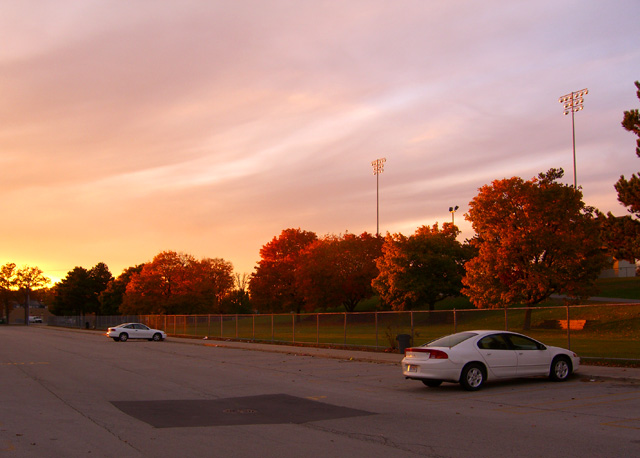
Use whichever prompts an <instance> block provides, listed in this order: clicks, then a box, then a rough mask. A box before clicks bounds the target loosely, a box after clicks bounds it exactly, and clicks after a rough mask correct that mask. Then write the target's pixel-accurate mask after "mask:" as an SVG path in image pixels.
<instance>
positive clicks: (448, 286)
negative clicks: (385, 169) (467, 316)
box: [373, 223, 473, 310]
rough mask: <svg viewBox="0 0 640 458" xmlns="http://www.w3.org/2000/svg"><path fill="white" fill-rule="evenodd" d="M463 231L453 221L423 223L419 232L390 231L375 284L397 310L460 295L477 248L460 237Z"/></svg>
mask: <svg viewBox="0 0 640 458" xmlns="http://www.w3.org/2000/svg"><path fill="white" fill-rule="evenodd" d="M459 233H460V231H459V230H458V228H457V227H456V226H454V225H453V224H451V223H444V224H443V225H442V230H440V229H439V228H438V224H437V223H436V224H434V225H433V226H432V227H429V226H422V227H419V228H418V229H417V230H416V232H415V234H413V235H411V236H409V237H407V236H405V235H402V234H393V235H391V234H389V235H387V236H386V237H385V240H384V245H383V246H382V256H381V257H380V258H379V259H378V261H377V265H378V269H379V271H380V273H379V275H378V276H377V277H376V278H375V280H373V287H374V288H375V290H376V291H377V292H378V293H379V294H380V298H381V300H382V301H383V303H384V304H386V305H388V306H390V307H391V308H392V309H393V310H412V309H414V308H416V307H419V306H422V305H427V306H428V307H429V310H433V309H434V307H435V304H436V302H438V301H440V300H442V299H445V298H447V297H451V296H457V295H460V290H461V288H462V283H461V280H462V276H463V274H464V267H463V266H464V263H465V262H466V261H467V260H468V259H469V258H470V257H471V255H472V253H473V251H472V250H471V249H470V248H469V247H468V246H466V245H463V244H461V243H460V242H458V241H457V240H456V237H457V236H458V234H459Z"/></svg>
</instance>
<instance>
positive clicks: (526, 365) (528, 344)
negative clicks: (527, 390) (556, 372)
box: [508, 334, 551, 376]
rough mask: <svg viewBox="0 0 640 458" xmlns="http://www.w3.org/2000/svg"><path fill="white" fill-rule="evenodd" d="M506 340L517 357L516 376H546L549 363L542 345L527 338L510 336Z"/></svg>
mask: <svg viewBox="0 0 640 458" xmlns="http://www.w3.org/2000/svg"><path fill="white" fill-rule="evenodd" d="M508 339H509V340H510V341H511V344H512V345H513V348H514V350H515V352H516V355H517V357H518V372H517V373H518V376H528V375H546V374H548V373H549V367H550V365H551V361H550V360H549V351H548V350H547V349H546V347H545V346H544V345H542V344H541V343H539V342H536V341H535V340H533V339H529V338H528V337H525V336H521V335H517V334H510V335H509V336H508Z"/></svg>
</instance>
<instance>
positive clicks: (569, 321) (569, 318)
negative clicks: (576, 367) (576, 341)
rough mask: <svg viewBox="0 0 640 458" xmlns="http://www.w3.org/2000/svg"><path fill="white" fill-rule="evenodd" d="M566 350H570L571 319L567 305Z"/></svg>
mask: <svg viewBox="0 0 640 458" xmlns="http://www.w3.org/2000/svg"><path fill="white" fill-rule="evenodd" d="M566 307H567V350H571V317H570V316H569V306H568V305H567V306H566Z"/></svg>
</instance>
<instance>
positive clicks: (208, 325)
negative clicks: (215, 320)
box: [207, 314, 211, 338]
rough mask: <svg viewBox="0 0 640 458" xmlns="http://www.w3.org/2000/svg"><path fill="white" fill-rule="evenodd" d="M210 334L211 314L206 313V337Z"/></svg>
mask: <svg viewBox="0 0 640 458" xmlns="http://www.w3.org/2000/svg"><path fill="white" fill-rule="evenodd" d="M210 335H211V314H208V315H207V338H209V336H210Z"/></svg>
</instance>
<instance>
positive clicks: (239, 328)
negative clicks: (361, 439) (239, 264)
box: [148, 277, 640, 366]
mask: <svg viewBox="0 0 640 458" xmlns="http://www.w3.org/2000/svg"><path fill="white" fill-rule="evenodd" d="M597 286H598V288H599V290H600V293H599V296H601V297H608V298H622V299H638V300H640V277H633V278H611V279H601V280H598V282H597ZM613 302H615V301H613ZM562 305H563V302H562V300H560V299H558V300H548V301H546V302H545V303H543V304H540V305H539V306H537V307H535V308H533V311H532V315H531V329H529V330H527V331H523V325H524V315H525V310H522V309H518V308H508V309H506V310H505V309H496V310H478V309H475V308H474V307H473V305H472V304H471V303H470V302H469V300H468V299H467V298H466V297H459V298H451V299H447V300H445V301H442V302H440V303H438V304H437V306H436V310H435V311H433V312H428V311H426V310H417V311H414V312H413V313H408V312H404V313H402V312H380V311H379V312H377V313H376V312H375V311H376V310H377V308H378V306H379V300H378V298H371V299H368V300H366V301H363V302H362V303H361V304H359V306H358V309H357V310H358V311H357V312H356V313H348V314H345V313H344V309H342V308H337V309H335V310H332V311H331V312H333V313H319V314H301V315H295V314H281V315H240V316H235V315H223V316H219V315H211V316H168V317H163V316H158V317H149V320H150V321H149V322H148V324H149V325H150V326H152V327H157V328H160V329H165V330H166V331H167V332H168V333H169V334H173V335H182V336H191V337H196V338H204V337H209V338H214V339H241V340H251V341H264V342H274V343H289V344H290V343H294V344H306V345H325V346H334V347H347V348H348V347H351V348H358V347H359V348H368V349H374V350H378V351H394V349H395V348H396V347H397V344H398V342H397V341H396V337H397V336H398V335H399V334H408V335H411V336H412V338H413V344H414V345H419V344H422V343H425V342H428V341H429V340H432V339H434V338H436V337H439V336H442V335H446V334H450V333H453V332H456V331H463V330H471V329H508V330H511V331H516V332H523V333H525V334H528V335H530V336H532V337H534V338H536V339H538V340H541V341H542V342H545V343H547V344H549V345H556V346H561V347H565V348H570V349H572V350H573V351H575V352H576V353H578V354H579V355H580V356H582V357H584V358H588V359H601V360H603V361H615V362H617V363H618V364H620V363H623V360H632V362H631V363H627V364H631V365H639V366H640V304H620V305H615V306H612V305H603V304H602V303H601V302H597V301H590V302H588V303H587V304H585V305H579V306H571V307H569V309H568V310H567V307H564V306H562ZM567 313H569V318H570V320H572V321H575V320H583V321H584V323H583V324H584V326H583V327H582V328H581V329H572V330H567V329H562V328H561V322H563V321H565V322H566V320H567V318H568V317H567ZM154 320H156V321H154ZM581 324H582V323H581ZM633 360H635V362H634V361H633Z"/></svg>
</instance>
